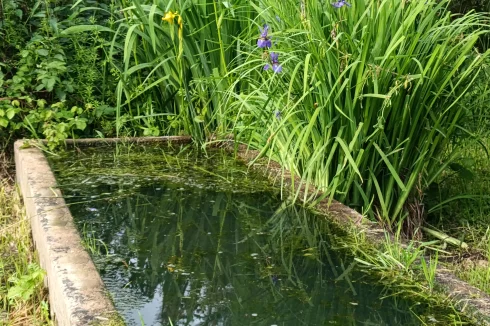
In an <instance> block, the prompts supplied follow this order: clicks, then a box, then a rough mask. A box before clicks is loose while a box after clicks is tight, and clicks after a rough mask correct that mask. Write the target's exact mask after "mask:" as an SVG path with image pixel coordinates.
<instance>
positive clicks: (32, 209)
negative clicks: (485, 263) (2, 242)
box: [15, 137, 490, 326]
mask: <svg viewBox="0 0 490 326" xmlns="http://www.w3.org/2000/svg"><path fill="white" fill-rule="evenodd" d="M190 141H191V139H190V138H189V137H151V138H130V139H84V140H76V141H67V144H68V145H69V146H73V145H76V146H97V145H106V144H110V143H117V142H134V143H148V142H162V143H172V144H181V143H188V142H190ZM37 144H38V143H37V142H36V141H30V142H29V141H24V140H19V141H17V142H16V143H15V164H16V171H17V172H16V173H17V182H18V185H19V186H20V190H21V192H22V196H23V198H24V204H25V207H26V210H27V215H28V217H29V218H30V221H31V228H32V236H33V239H34V243H35V246H36V249H37V251H38V254H39V259H40V263H41V266H42V268H43V269H45V270H46V272H47V276H46V285H47V286H48V289H49V303H50V308H51V315H52V317H53V319H54V321H55V324H57V325H62V326H65V325H67V326H68V325H73V326H75V325H76V326H78V325H80V326H82V325H84V326H85V325H109V324H111V325H116V324H114V320H117V313H116V311H115V308H114V305H113V303H112V301H111V299H110V297H109V295H108V293H107V291H106V290H105V288H104V284H103V282H102V280H101V277H100V275H99V273H98V272H97V269H96V268H95V265H94V263H93V261H92V259H91V258H90V256H89V254H88V253H87V252H86V250H85V249H84V248H83V246H82V244H81V237H80V234H79V233H78V231H77V229H76V227H75V224H74V221H73V217H72V215H71V213H70V211H69V209H68V207H67V206H66V204H65V201H64V199H63V196H62V194H61V192H60V190H59V189H57V188H56V180H55V177H54V174H53V172H52V171H51V168H50V166H49V164H48V161H47V159H46V158H45V156H44V154H43V152H42V150H41V149H40V147H39V146H37ZM220 145H221V146H223V147H229V148H230V149H233V148H234V147H235V146H233V143H231V142H229V143H228V142H224V143H221V144H220ZM256 155H258V153H257V152H256V151H247V150H246V148H244V147H240V146H239V147H238V156H239V157H240V158H241V159H243V160H244V161H246V162H250V161H251V160H253V159H254V158H255V157H256ZM254 168H257V169H259V170H260V171H261V172H262V173H264V174H266V175H267V176H268V177H269V179H270V180H271V182H280V181H279V180H280V178H281V177H282V176H285V180H286V181H287V180H291V179H293V178H294V177H291V176H289V177H288V174H287V171H286V172H284V170H283V169H281V167H279V166H277V165H274V164H269V163H267V161H266V162H264V163H260V162H259V163H257V164H255V166H254ZM298 181H299V180H298V179H297V178H296V181H295V183H294V184H295V185H301V182H298ZM300 187H301V186H300ZM297 190H298V191H299V193H300V194H301V193H302V192H303V191H304V189H301V188H300V189H297ZM301 197H302V196H299V198H301ZM317 210H319V211H320V212H322V213H324V214H326V215H328V216H329V217H331V219H332V220H333V221H334V222H336V223H337V224H339V225H340V226H343V227H345V228H351V227H352V226H354V227H356V228H358V229H359V230H360V231H362V232H364V233H365V234H366V237H367V238H368V239H369V240H371V241H372V242H374V243H379V242H380V241H382V239H384V232H383V230H382V229H380V228H379V227H378V226H377V225H376V224H373V223H371V222H369V221H366V220H364V219H363V217H362V216H361V215H360V214H359V213H357V212H356V211H354V210H352V209H350V208H348V207H347V206H345V205H343V204H341V203H338V202H335V201H333V203H332V204H331V205H328V203H327V200H325V201H324V202H320V204H319V205H318V206H317ZM436 282H437V283H438V284H439V285H440V286H441V287H442V288H443V289H444V290H445V292H446V293H447V294H448V296H449V297H450V298H451V299H452V300H453V303H454V304H455V306H456V307H457V308H458V310H460V311H461V312H463V313H464V314H466V315H468V316H471V317H474V318H475V319H476V320H478V322H479V324H481V325H490V297H489V296H488V295H486V294H485V293H483V292H481V291H480V290H478V289H476V288H474V287H472V286H470V285H468V284H467V283H465V282H463V281H461V280H459V279H458V278H456V277H455V276H454V275H453V274H452V273H450V272H449V271H447V270H444V269H443V268H441V267H439V268H438V270H437V276H436Z"/></svg>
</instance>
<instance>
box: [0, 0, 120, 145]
mask: <svg viewBox="0 0 490 326" xmlns="http://www.w3.org/2000/svg"><path fill="white" fill-rule="evenodd" d="M2 4H3V7H2V11H1V12H0V14H1V15H2V16H3V17H2V18H3V20H2V21H3V23H1V24H0V34H1V35H2V37H4V38H5V39H6V40H7V42H5V43H2V44H0V60H1V61H0V136H3V137H5V138H7V139H11V138H17V137H21V136H24V135H27V136H31V137H42V138H47V139H48V140H49V144H50V146H51V147H52V148H54V147H56V146H58V145H60V144H61V143H62V142H63V141H64V140H65V139H66V138H68V137H76V136H80V135H83V133H82V132H83V131H85V132H90V133H93V132H94V129H96V128H100V129H101V131H99V132H100V133H102V134H110V133H111V132H112V130H113V129H114V127H113V125H111V124H107V123H105V121H104V119H105V118H106V117H107V115H109V116H114V112H115V111H114V110H113V109H112V110H111V103H114V101H113V98H114V97H113V91H110V90H109V89H108V87H110V86H111V85H112V84H111V80H112V79H111V75H110V74H108V73H107V71H106V65H107V63H106V62H104V61H103V54H104V50H105V48H106V47H108V44H107V40H106V39H104V37H103V35H102V34H101V33H100V32H99V31H96V30H94V31H91V32H87V33H82V34H77V35H67V34H64V33H63V31H64V30H66V29H69V28H70V27H73V26H76V25H78V24H82V23H92V24H94V23H96V22H97V20H107V24H110V23H111V22H110V19H109V20H108V19H107V18H108V17H109V16H110V15H109V14H108V13H106V11H107V6H106V5H104V4H100V5H98V4H97V3H95V2H92V1H82V2H78V6H79V7H76V6H72V4H66V3H64V2H61V1H49V0H46V1H42V2H34V1H31V0H25V1H13V0H7V1H4V2H3V3H2ZM94 5H96V6H94ZM90 6H94V7H90ZM89 10H90V11H91V12H90V11H89ZM104 10H106V11H104ZM17 26H21V27H19V28H17ZM99 81H104V82H103V83H102V84H99V83H98V82H99ZM87 125H90V130H86V128H87Z"/></svg>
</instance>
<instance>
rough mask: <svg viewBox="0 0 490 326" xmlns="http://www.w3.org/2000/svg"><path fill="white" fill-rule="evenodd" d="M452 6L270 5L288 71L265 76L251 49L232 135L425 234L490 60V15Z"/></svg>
mask: <svg viewBox="0 0 490 326" xmlns="http://www.w3.org/2000/svg"><path fill="white" fill-rule="evenodd" d="M447 4H448V2H447V1H440V2H431V1H427V2H426V1H410V2H407V1H403V0H384V1H353V2H352V7H350V8H349V7H347V6H344V7H343V8H340V9H336V8H334V7H333V6H331V5H330V4H329V3H325V2H322V1H306V2H305V8H304V10H301V8H300V7H299V6H298V5H297V2H296V1H294V0H290V1H283V2H277V1H268V0H263V1H260V6H259V7H258V8H257V11H258V13H259V14H260V17H261V18H262V19H263V20H264V21H266V22H268V23H269V24H271V25H272V30H273V31H274V33H273V37H274V39H275V40H276V41H277V45H276V47H275V49H274V51H276V52H278V53H280V58H281V59H282V64H283V68H284V71H283V73H282V74H272V73H270V72H268V71H266V72H264V71H263V68H262V67H263V63H262V62H261V55H262V52H261V51H258V50H256V49H253V48H252V49H251V50H250V53H249V59H248V60H247V61H246V62H245V63H244V64H242V65H240V66H238V67H237V68H235V69H234V70H232V72H233V73H235V74H237V75H240V80H239V81H237V83H238V84H243V83H244V84H245V85H246V86H247V87H246V88H241V92H240V93H239V94H237V92H236V86H235V85H234V87H233V88H230V89H229V92H228V98H227V99H228V101H227V102H226V105H225V107H226V109H227V110H228V111H227V113H228V114H227V117H226V118H227V119H228V120H229V128H230V129H231V130H234V132H235V134H236V135H237V139H239V140H242V141H246V142H247V143H249V144H250V146H252V147H254V148H259V149H261V150H262V154H263V155H267V156H269V157H271V158H272V159H273V160H276V161H278V162H280V163H281V164H282V166H283V167H285V168H287V169H289V170H290V171H292V172H293V173H294V174H295V175H299V176H301V177H302V180H303V181H304V182H305V183H311V184H314V185H316V186H318V187H319V188H320V189H321V190H323V191H324V192H325V193H326V194H327V195H328V196H331V197H335V198H338V199H339V200H341V201H342V202H345V203H348V204H350V205H353V206H355V207H358V209H359V210H361V211H364V212H367V213H368V214H369V215H370V216H371V217H372V218H375V219H378V220H380V221H381V222H382V223H383V224H384V225H386V226H387V227H388V228H391V227H392V226H393V225H394V224H395V223H397V222H399V221H403V223H404V226H405V230H406V232H407V233H409V234H413V233H415V232H416V231H417V228H418V226H419V225H420V224H421V222H422V220H423V218H424V216H425V212H424V205H423V199H424V191H425V189H427V188H428V186H429V185H430V184H431V183H432V182H433V181H434V180H435V179H436V178H437V177H438V176H439V175H440V174H441V173H442V171H443V170H444V169H445V168H446V167H447V166H448V164H450V163H451V161H452V160H453V159H454V157H455V156H456V155H457V151H458V147H457V146H455V145H454V144H453V146H452V147H451V151H448V149H449V145H450V144H452V143H451V142H452V139H453V137H454V136H455V135H456V134H458V135H461V134H464V133H465V130H464V128H463V127H462V123H463V122H464V119H465V116H466V113H467V111H466V110H465V107H464V106H463V105H461V104H462V103H463V99H464V98H465V95H466V94H467V93H468V92H469V91H470V90H472V84H473V83H474V82H475V80H476V79H477V78H478V77H479V73H480V70H481V69H482V66H483V63H484V60H485V59H486V57H487V55H488V53H484V54H482V53H478V52H477V50H476V49H475V43H476V42H477V41H478V39H479V37H481V36H482V35H484V34H487V33H488V27H489V26H488V25H484V24H483V22H484V21H485V20H486V19H487V17H486V16H485V15H484V14H481V13H471V14H468V15H465V16H462V17H452V16H451V14H450V13H449V12H448V11H446V6H447ZM467 100H468V99H467V98H466V100H465V101H464V103H465V104H466V105H468V101H467ZM276 111H280V112H281V116H282V117H281V118H280V119H277V118H276V114H275V112H276ZM218 118H221V117H218ZM306 199H308V198H306Z"/></svg>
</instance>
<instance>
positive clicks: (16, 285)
mask: <svg viewBox="0 0 490 326" xmlns="http://www.w3.org/2000/svg"><path fill="white" fill-rule="evenodd" d="M45 274H46V272H45V271H44V270H43V269H41V268H40V267H39V266H38V265H37V264H35V263H31V264H29V265H28V266H27V274H25V275H17V274H14V275H12V276H10V278H9V279H8V281H9V282H10V283H12V286H11V287H10V288H9V290H8V293H7V298H8V300H10V302H11V303H13V302H14V301H16V300H21V301H27V300H29V299H30V298H31V296H32V295H33V294H34V292H35V291H37V290H38V289H39V288H41V287H42V286H43V281H44V275H45Z"/></svg>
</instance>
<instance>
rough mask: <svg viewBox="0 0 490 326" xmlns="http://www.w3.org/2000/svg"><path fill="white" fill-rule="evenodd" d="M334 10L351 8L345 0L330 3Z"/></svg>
mask: <svg viewBox="0 0 490 326" xmlns="http://www.w3.org/2000/svg"><path fill="white" fill-rule="evenodd" d="M332 6H334V7H335V8H342V7H343V6H347V7H352V6H351V4H350V3H348V2H347V1H345V0H339V1H335V2H333V3H332Z"/></svg>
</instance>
